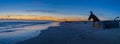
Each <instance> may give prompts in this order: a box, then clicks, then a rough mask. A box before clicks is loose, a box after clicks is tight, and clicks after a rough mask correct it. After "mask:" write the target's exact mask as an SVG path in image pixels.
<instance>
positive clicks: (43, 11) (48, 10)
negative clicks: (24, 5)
mask: <svg viewBox="0 0 120 44" xmlns="http://www.w3.org/2000/svg"><path fill="white" fill-rule="evenodd" d="M25 11H26V12H52V13H56V11H50V10H25Z"/></svg>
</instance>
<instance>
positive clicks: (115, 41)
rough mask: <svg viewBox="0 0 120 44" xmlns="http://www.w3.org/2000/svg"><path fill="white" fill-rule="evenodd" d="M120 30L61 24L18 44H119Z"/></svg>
mask: <svg viewBox="0 0 120 44" xmlns="http://www.w3.org/2000/svg"><path fill="white" fill-rule="evenodd" d="M119 33H120V30H119V28H118V29H109V30H108V29H106V30H103V29H97V28H93V27H91V23H90V22H87V23H84V22H72V23H65V22H62V23H60V26H52V27H49V28H48V29H46V30H42V31H41V33H40V34H39V36H37V37H34V38H31V39H28V40H25V41H22V42H19V43H16V44H119V43H120V42H119V41H120V38H119V37H118V36H120V34H119Z"/></svg>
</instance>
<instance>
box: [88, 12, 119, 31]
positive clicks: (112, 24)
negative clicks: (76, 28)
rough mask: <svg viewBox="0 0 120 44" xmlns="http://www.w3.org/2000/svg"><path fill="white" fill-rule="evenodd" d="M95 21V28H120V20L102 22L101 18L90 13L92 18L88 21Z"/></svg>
mask: <svg viewBox="0 0 120 44" xmlns="http://www.w3.org/2000/svg"><path fill="white" fill-rule="evenodd" d="M91 19H93V21H92V22H93V27H95V28H101V29H109V28H119V27H120V26H119V21H118V20H106V21H100V20H99V18H98V17H97V16H96V15H95V14H93V12H92V11H90V16H89V18H88V20H91Z"/></svg>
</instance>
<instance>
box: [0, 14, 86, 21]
mask: <svg viewBox="0 0 120 44" xmlns="http://www.w3.org/2000/svg"><path fill="white" fill-rule="evenodd" d="M0 19H1V20H51V21H57V22H64V21H87V18H83V17H64V18H63V17H62V18H58V17H52V16H36V15H2V16H0Z"/></svg>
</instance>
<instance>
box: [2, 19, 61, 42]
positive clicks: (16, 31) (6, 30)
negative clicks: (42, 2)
mask: <svg viewBox="0 0 120 44" xmlns="http://www.w3.org/2000/svg"><path fill="white" fill-rule="evenodd" d="M51 26H59V23H55V22H53V21H43V20H41V21H38V20H0V44H14V43H17V42H21V41H24V40H27V39H30V38H33V37H37V36H38V35H39V34H40V33H41V31H42V30H45V29H48V28H49V27H51Z"/></svg>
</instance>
